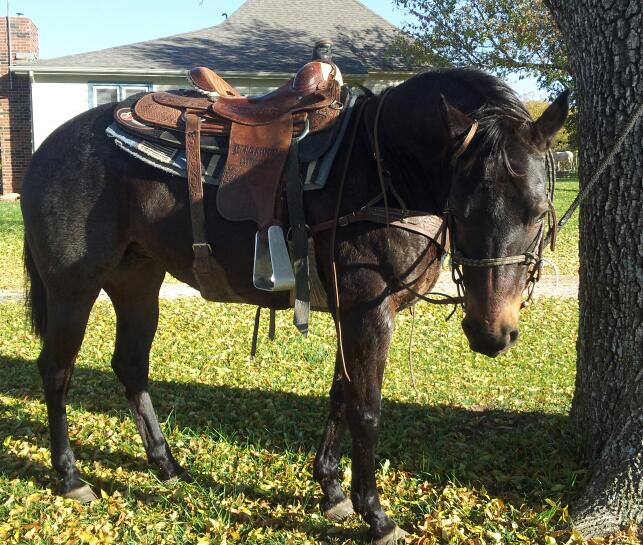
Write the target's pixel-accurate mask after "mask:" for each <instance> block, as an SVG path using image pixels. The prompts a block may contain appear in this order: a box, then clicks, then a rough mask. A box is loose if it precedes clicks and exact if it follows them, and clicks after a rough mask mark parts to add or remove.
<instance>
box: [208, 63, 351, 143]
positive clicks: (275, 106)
mask: <svg viewBox="0 0 643 545" xmlns="http://www.w3.org/2000/svg"><path fill="white" fill-rule="evenodd" d="M342 84H343V81H342V78H341V74H340V73H339V69H338V68H337V67H336V66H335V65H334V64H331V63H329V62H320V61H314V62H309V63H307V64H306V65H304V66H303V67H302V68H301V69H300V70H299V71H298V72H297V75H296V76H295V77H294V78H293V79H292V80H290V81H289V82H288V83H287V84H286V85H284V86H282V87H280V88H279V89H276V90H275V91H272V92H270V93H268V94H266V95H263V96H259V97H252V96H250V97H241V96H232V95H227V96H222V97H221V98H219V100H217V101H216V103H215V104H214V105H213V106H212V111H213V112H214V113H216V114H218V115H220V116H221V117H224V118H226V119H229V120H230V121H233V122H235V123H241V124H242V125H268V124H270V123H273V122H275V121H276V120H277V119H279V118H280V117H283V116H285V115H287V114H292V113H295V112H298V111H309V112H310V111H313V114H311V115H312V118H311V119H310V125H311V126H310V130H311V132H317V131H319V130H321V129H322V128H324V127H323V126H324V121H325V119H327V118H331V119H334V118H335V117H336V116H335V115H333V114H332V112H329V111H327V109H328V108H330V109H332V108H335V109H337V108H338V107H339V93H340V89H341V86H342Z"/></svg>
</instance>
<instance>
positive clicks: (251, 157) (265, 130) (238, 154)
mask: <svg viewBox="0 0 643 545" xmlns="http://www.w3.org/2000/svg"><path fill="white" fill-rule="evenodd" d="M292 128H293V119H292V116H285V117H283V118H280V119H278V120H277V121H275V122H274V123H271V124H269V125H260V126H246V125H239V124H237V123H233V125H232V129H231V132H230V144H229V151H228V161H227V163H226V167H225V170H224V172H223V176H222V177H221V182H220V184H219V191H218V192H217V209H218V210H219V213H220V214H221V215H222V216H223V217H224V218H226V219H228V220H231V221H244V220H252V221H254V222H255V223H257V225H258V227H259V229H263V228H265V227H267V226H268V225H269V224H270V223H271V220H273V219H274V218H275V217H279V216H280V214H279V213H278V211H277V210H275V206H273V204H274V203H279V202H280V201H281V199H279V200H277V195H279V194H280V193H281V190H282V183H281V178H282V172H283V170H284V165H285V163H286V158H287V157H288V150H289V149H290V143H291V139H292Z"/></svg>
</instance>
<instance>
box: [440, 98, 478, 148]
mask: <svg viewBox="0 0 643 545" xmlns="http://www.w3.org/2000/svg"><path fill="white" fill-rule="evenodd" d="M440 115H441V116H442V124H443V126H444V130H445V133H446V137H447V139H448V140H450V141H451V142H454V141H456V140H459V139H460V138H461V137H462V136H464V135H465V134H466V133H467V132H468V131H469V129H470V128H471V125H473V123H474V121H473V119H471V118H470V117H469V116H468V115H467V114H465V113H463V112H461V111H460V110H458V109H457V108H454V107H453V106H451V105H450V104H449V103H448V102H447V100H446V99H445V98H444V95H440Z"/></svg>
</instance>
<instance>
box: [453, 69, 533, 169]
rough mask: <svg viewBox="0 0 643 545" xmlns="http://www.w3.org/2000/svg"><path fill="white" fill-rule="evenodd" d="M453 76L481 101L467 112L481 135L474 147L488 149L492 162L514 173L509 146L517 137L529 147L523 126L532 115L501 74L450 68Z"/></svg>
mask: <svg viewBox="0 0 643 545" xmlns="http://www.w3.org/2000/svg"><path fill="white" fill-rule="evenodd" d="M451 75H452V76H453V77H454V78H457V79H459V80H460V81H462V82H463V83H465V84H466V85H468V86H470V87H472V88H473V89H474V90H475V91H476V93H477V94H478V95H479V96H480V97H481V98H482V103H481V105H480V106H478V107H477V108H476V109H475V110H473V111H471V112H467V114H468V115H469V116H470V117H471V118H472V119H475V120H476V121H478V124H479V134H480V139H479V141H478V145H477V146H476V148H477V149H478V150H487V151H488V153H489V156H490V158H491V159H492V161H491V164H493V165H495V167H496V168H500V167H504V168H505V169H506V170H507V171H508V172H509V173H511V174H512V175H513V176H517V175H520V173H517V172H515V171H514V169H513V168H512V166H511V163H510V161H509V154H508V147H509V146H510V145H511V144H512V143H514V142H515V141H516V140H517V139H518V140H520V141H522V143H524V144H525V145H527V146H529V147H531V143H530V142H528V141H527V140H525V139H524V137H523V135H524V130H523V128H524V127H525V126H527V125H528V124H530V123H532V119H531V115H530V114H529V112H528V111H527V108H526V107H525V105H524V104H523V103H522V101H521V100H520V99H519V98H518V95H517V94H516V93H515V92H514V90H513V89H512V88H511V87H509V85H507V84H506V83H505V82H504V81H502V80H501V79H500V78H497V77H495V76H492V75H490V74H486V73H485V72H482V71H480V70H475V69H470V68H460V69H459V68H456V69H454V70H452V71H451Z"/></svg>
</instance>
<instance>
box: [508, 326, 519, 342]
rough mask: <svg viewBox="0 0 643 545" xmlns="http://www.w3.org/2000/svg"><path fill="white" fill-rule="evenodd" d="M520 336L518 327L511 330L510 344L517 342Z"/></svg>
mask: <svg viewBox="0 0 643 545" xmlns="http://www.w3.org/2000/svg"><path fill="white" fill-rule="evenodd" d="M519 336H520V333H519V332H518V330H517V329H514V330H513V331H510V332H509V343H510V344H515V343H516V341H517V340H518V337H519Z"/></svg>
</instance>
